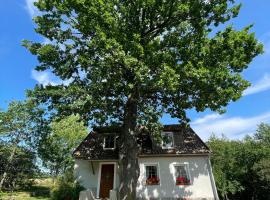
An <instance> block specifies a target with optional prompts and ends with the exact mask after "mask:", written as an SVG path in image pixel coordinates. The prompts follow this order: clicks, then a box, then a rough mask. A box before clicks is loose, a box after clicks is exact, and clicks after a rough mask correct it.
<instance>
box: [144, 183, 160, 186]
mask: <svg viewBox="0 0 270 200" xmlns="http://www.w3.org/2000/svg"><path fill="white" fill-rule="evenodd" d="M145 185H147V186H156V185H159V183H146V184H145Z"/></svg>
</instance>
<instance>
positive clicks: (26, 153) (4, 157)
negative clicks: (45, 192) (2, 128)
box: [0, 142, 38, 191]
mask: <svg viewBox="0 0 270 200" xmlns="http://www.w3.org/2000/svg"><path fill="white" fill-rule="evenodd" d="M13 149H14V147H13V146H12V145H10V144H8V143H7V142H0V175H1V177H2V176H3V175H4V173H6V174H7V176H6V177H5V181H3V184H2V188H3V189H5V190H9V191H13V190H18V189H29V187H30V186H31V185H32V180H33V178H35V175H36V174H37V173H38V168H37V166H36V156H35V153H34V152H32V151H30V150H29V149H27V148H24V147H17V148H16V154H14V156H13V159H12V165H9V167H8V168H7V163H9V162H10V152H12V151H13Z"/></svg>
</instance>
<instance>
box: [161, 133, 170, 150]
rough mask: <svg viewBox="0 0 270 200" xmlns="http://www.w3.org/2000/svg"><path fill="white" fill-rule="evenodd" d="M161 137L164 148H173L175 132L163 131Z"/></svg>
mask: <svg viewBox="0 0 270 200" xmlns="http://www.w3.org/2000/svg"><path fill="white" fill-rule="evenodd" d="M161 138H162V148H163V149H170V148H173V132H163V133H161Z"/></svg>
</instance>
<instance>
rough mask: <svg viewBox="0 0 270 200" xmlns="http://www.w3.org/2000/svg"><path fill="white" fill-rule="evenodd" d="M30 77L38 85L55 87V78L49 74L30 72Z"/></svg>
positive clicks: (45, 72)
mask: <svg viewBox="0 0 270 200" xmlns="http://www.w3.org/2000/svg"><path fill="white" fill-rule="evenodd" d="M31 76H32V78H33V79H34V80H36V81H37V82H38V84H41V85H44V86H46V85H57V84H58V83H57V82H56V81H55V78H54V77H53V75H52V74H51V73H50V72H47V71H43V72H38V71H36V70H32V72H31Z"/></svg>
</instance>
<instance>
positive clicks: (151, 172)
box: [145, 165, 160, 185]
mask: <svg viewBox="0 0 270 200" xmlns="http://www.w3.org/2000/svg"><path fill="white" fill-rule="evenodd" d="M145 171H146V184H147V185H159V182H160V179H159V175H158V165H146V166H145Z"/></svg>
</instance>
